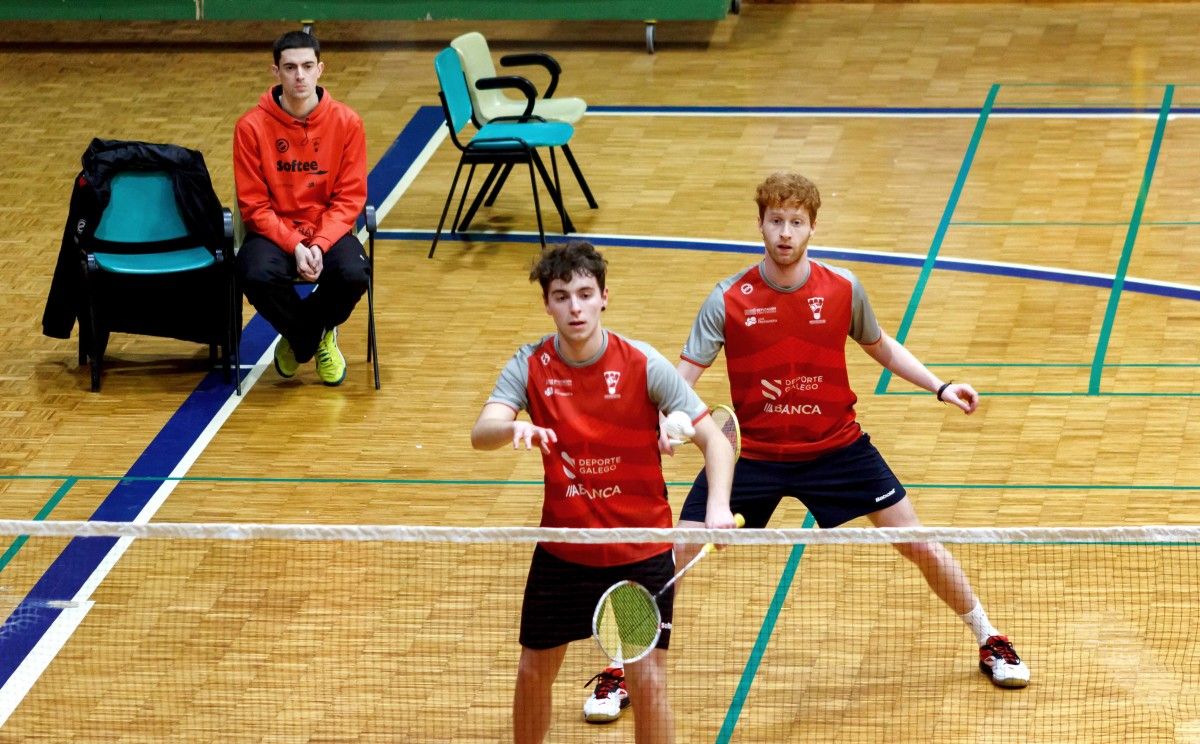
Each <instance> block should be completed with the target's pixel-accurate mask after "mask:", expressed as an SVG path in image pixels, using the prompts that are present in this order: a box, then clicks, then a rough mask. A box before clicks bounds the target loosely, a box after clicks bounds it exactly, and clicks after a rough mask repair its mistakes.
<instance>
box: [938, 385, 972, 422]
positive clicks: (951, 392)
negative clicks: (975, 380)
mask: <svg viewBox="0 0 1200 744" xmlns="http://www.w3.org/2000/svg"><path fill="white" fill-rule="evenodd" d="M942 402H944V403H949V404H950V405H952V406H958V407H959V408H961V409H962V412H963V413H965V414H968V415H970V414H972V413H975V409H976V408H978V407H979V393H977V392H975V388H973V387H971V386H970V385H968V384H967V383H965V382H952V383H950V385H949V386H948V387H947V388H946V389H945V390H944V391H942Z"/></svg>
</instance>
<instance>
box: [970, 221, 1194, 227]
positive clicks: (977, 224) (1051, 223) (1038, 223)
mask: <svg viewBox="0 0 1200 744" xmlns="http://www.w3.org/2000/svg"><path fill="white" fill-rule="evenodd" d="M950 225H951V226H952V227H1129V223H1128V222H1056V221H1052V220H1045V221H1036V222H1035V221H1017V220H1014V221H1011V222H1008V221H1000V222H989V221H975V220H965V221H963V222H958V221H955V222H951V223H950ZM1195 225H1200V221H1194V220H1155V221H1152V222H1143V223H1142V227H1189V226H1195Z"/></svg>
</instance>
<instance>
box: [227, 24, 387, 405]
mask: <svg viewBox="0 0 1200 744" xmlns="http://www.w3.org/2000/svg"><path fill="white" fill-rule="evenodd" d="M324 70H325V65H324V63H323V62H321V45H320V44H319V43H318V42H317V39H316V38H315V37H314V36H312V35H310V34H307V33H305V32H303V31H291V32H288V33H286V34H284V35H283V36H281V37H279V39H278V40H277V41H276V42H275V64H274V65H273V66H272V67H271V72H272V73H273V74H274V75H275V80H276V81H277V82H278V83H279V84H278V85H276V86H274V87H273V88H270V89H269V90H267V92H266V93H263V95H262V97H261V98H260V99H259V101H258V105H257V106H255V107H254V108H252V109H251V110H249V111H247V112H246V113H245V114H243V115H242V118H241V119H239V120H238V123H237V127H236V128H235V129H234V135H233V172H234V178H235V179H236V181H237V194H238V208H239V209H240V210H241V213H242V221H243V222H244V223H245V225H246V240H245V242H243V243H242V247H241V250H240V251H238V257H237V264H238V276H239V278H240V280H241V283H242V289H243V291H244V292H245V293H246V299H248V300H250V304H252V305H254V307H255V309H256V310H257V311H258V313H259V315H262V316H263V317H264V318H266V319H267V321H268V322H269V323H270V324H271V325H272V326H274V327H275V330H277V331H279V333H280V336H281V338H280V339H279V343H278V344H276V346H275V369H276V370H277V371H278V372H279V374H280V375H282V376H283V377H292V376H294V375H295V374H296V371H297V370H298V369H299V367H300V365H301V364H302V363H304V362H307V361H308V360H310V359H313V358H314V357H315V358H316V367H317V376H318V377H320V378H321V381H322V382H324V383H325V384H326V385H340V384H341V382H342V380H344V379H345V378H346V359H345V357H343V356H342V353H341V351H340V350H338V346H337V327H338V326H339V325H340V324H342V323H344V322H345V321H346V319H347V318H349V317H350V313H351V312H352V311H353V310H354V306H355V304H357V303H358V300H359V299H360V298H361V297H362V295H363V293H364V292H365V291H366V289H367V280H368V277H369V275H370V266H369V264H368V262H367V257H366V254H364V253H363V248H362V244H361V243H360V242H359V241H358V239H357V238H356V237H355V236H354V234H353V232H352V231H353V228H354V220H355V218H356V217H357V216H358V215H359V214H360V213H361V212H362V209H363V205H364V204H365V203H366V198H367V144H366V134H365V133H364V131H363V123H362V119H361V118H360V117H359V115H358V114H356V113H355V112H354V111H353V110H351V109H350V107H349V106H346V105H345V104H343V103H339V102H337V101H335V100H333V96H331V95H329V92H328V91H326V90H325V89H324V88H321V87H318V86H317V81H318V80H320V78H321V73H322V72H323V71H324ZM296 279H301V280H304V281H309V282H318V284H319V288H318V291H314V292H313V293H312V294H310V295H308V297H306V298H303V299H302V298H301V297H300V296H299V295H298V294H297V293H296V291H295V289H294V287H293V286H292V284H293V282H294V281H295V280H296Z"/></svg>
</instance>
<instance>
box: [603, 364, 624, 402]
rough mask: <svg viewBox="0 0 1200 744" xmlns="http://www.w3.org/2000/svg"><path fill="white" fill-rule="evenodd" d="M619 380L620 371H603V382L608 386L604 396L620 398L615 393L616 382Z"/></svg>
mask: <svg viewBox="0 0 1200 744" xmlns="http://www.w3.org/2000/svg"><path fill="white" fill-rule="evenodd" d="M620 381H621V373H620V372H618V371H617V370H615V369H610V370H606V371H605V372H604V384H605V385H607V386H608V395H606V396H604V397H605V398H620V397H621V396H620V395H618V394H617V384H618V383H619V382H620Z"/></svg>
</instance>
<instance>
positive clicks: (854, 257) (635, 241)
mask: <svg viewBox="0 0 1200 744" xmlns="http://www.w3.org/2000/svg"><path fill="white" fill-rule="evenodd" d="M377 237H378V238H379V239H380V240H417V241H427V240H433V231H432V230H380V231H379V233H378V235H377ZM576 237H579V236H573V235H566V236H564V235H547V236H546V242H547V243H563V242H566V241H568V240H571V239H573V238H576ZM586 237H587V239H588V241H589V242H591V243H592V244H593V245H597V246H601V247H611V248H665V249H669V250H684V251H713V252H716V253H744V254H747V255H758V254H761V253H762V246H761V245H758V244H750V243H746V244H737V243H715V242H712V241H709V240H703V239H699V238H697V239H689V238H674V239H671V238H623V237H614V236H596V235H588V236H586ZM442 240H443V241H453V240H459V241H462V242H472V241H474V242H480V243H527V244H530V245H532V244H534V243H537V242H538V237H537V235H526V234H523V233H513V234H509V233H462V234H458V235H447V234H443V235H442ZM808 252H809V255H810V256H812V257H813V258H827V259H833V260H837V261H853V262H858V263H870V264H880V265H884V266H907V267H913V268H921V267H922V266H923V265H924V264H925V258H924V257H917V256H899V255H887V254H882V253H858V252H856V251H844V250H837V249H830V248H818V247H812V246H810V247H809V249H808ZM934 265H935V266H936V267H937V268H938V269H941V270H943V271H960V272H963V273H966V274H987V275H990V276H1003V277H1011V278H1015V279H1035V280H1038V281H1043V282H1058V283H1060V284H1073V285H1077V286H1082V287H1097V288H1100V289H1110V288H1111V287H1112V284H1113V280H1112V277H1104V276H1091V275H1089V274H1075V273H1071V272H1068V271H1062V270H1060V269H1053V268H1041V267H1037V266H1013V265H999V266H997V265H993V264H987V263H976V262H974V261H970V260H967V259H961V258H944V257H940V256H939V257H938V259H937V260H936V261H935V262H934ZM1124 289H1125V291H1126V292H1136V293H1139V294H1146V295H1153V296H1156V297H1171V298H1174V299H1179V300H1191V301H1193V302H1200V288H1195V287H1175V286H1163V285H1159V284H1154V283H1151V282H1147V281H1145V280H1139V279H1126V280H1125V287H1124Z"/></svg>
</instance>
